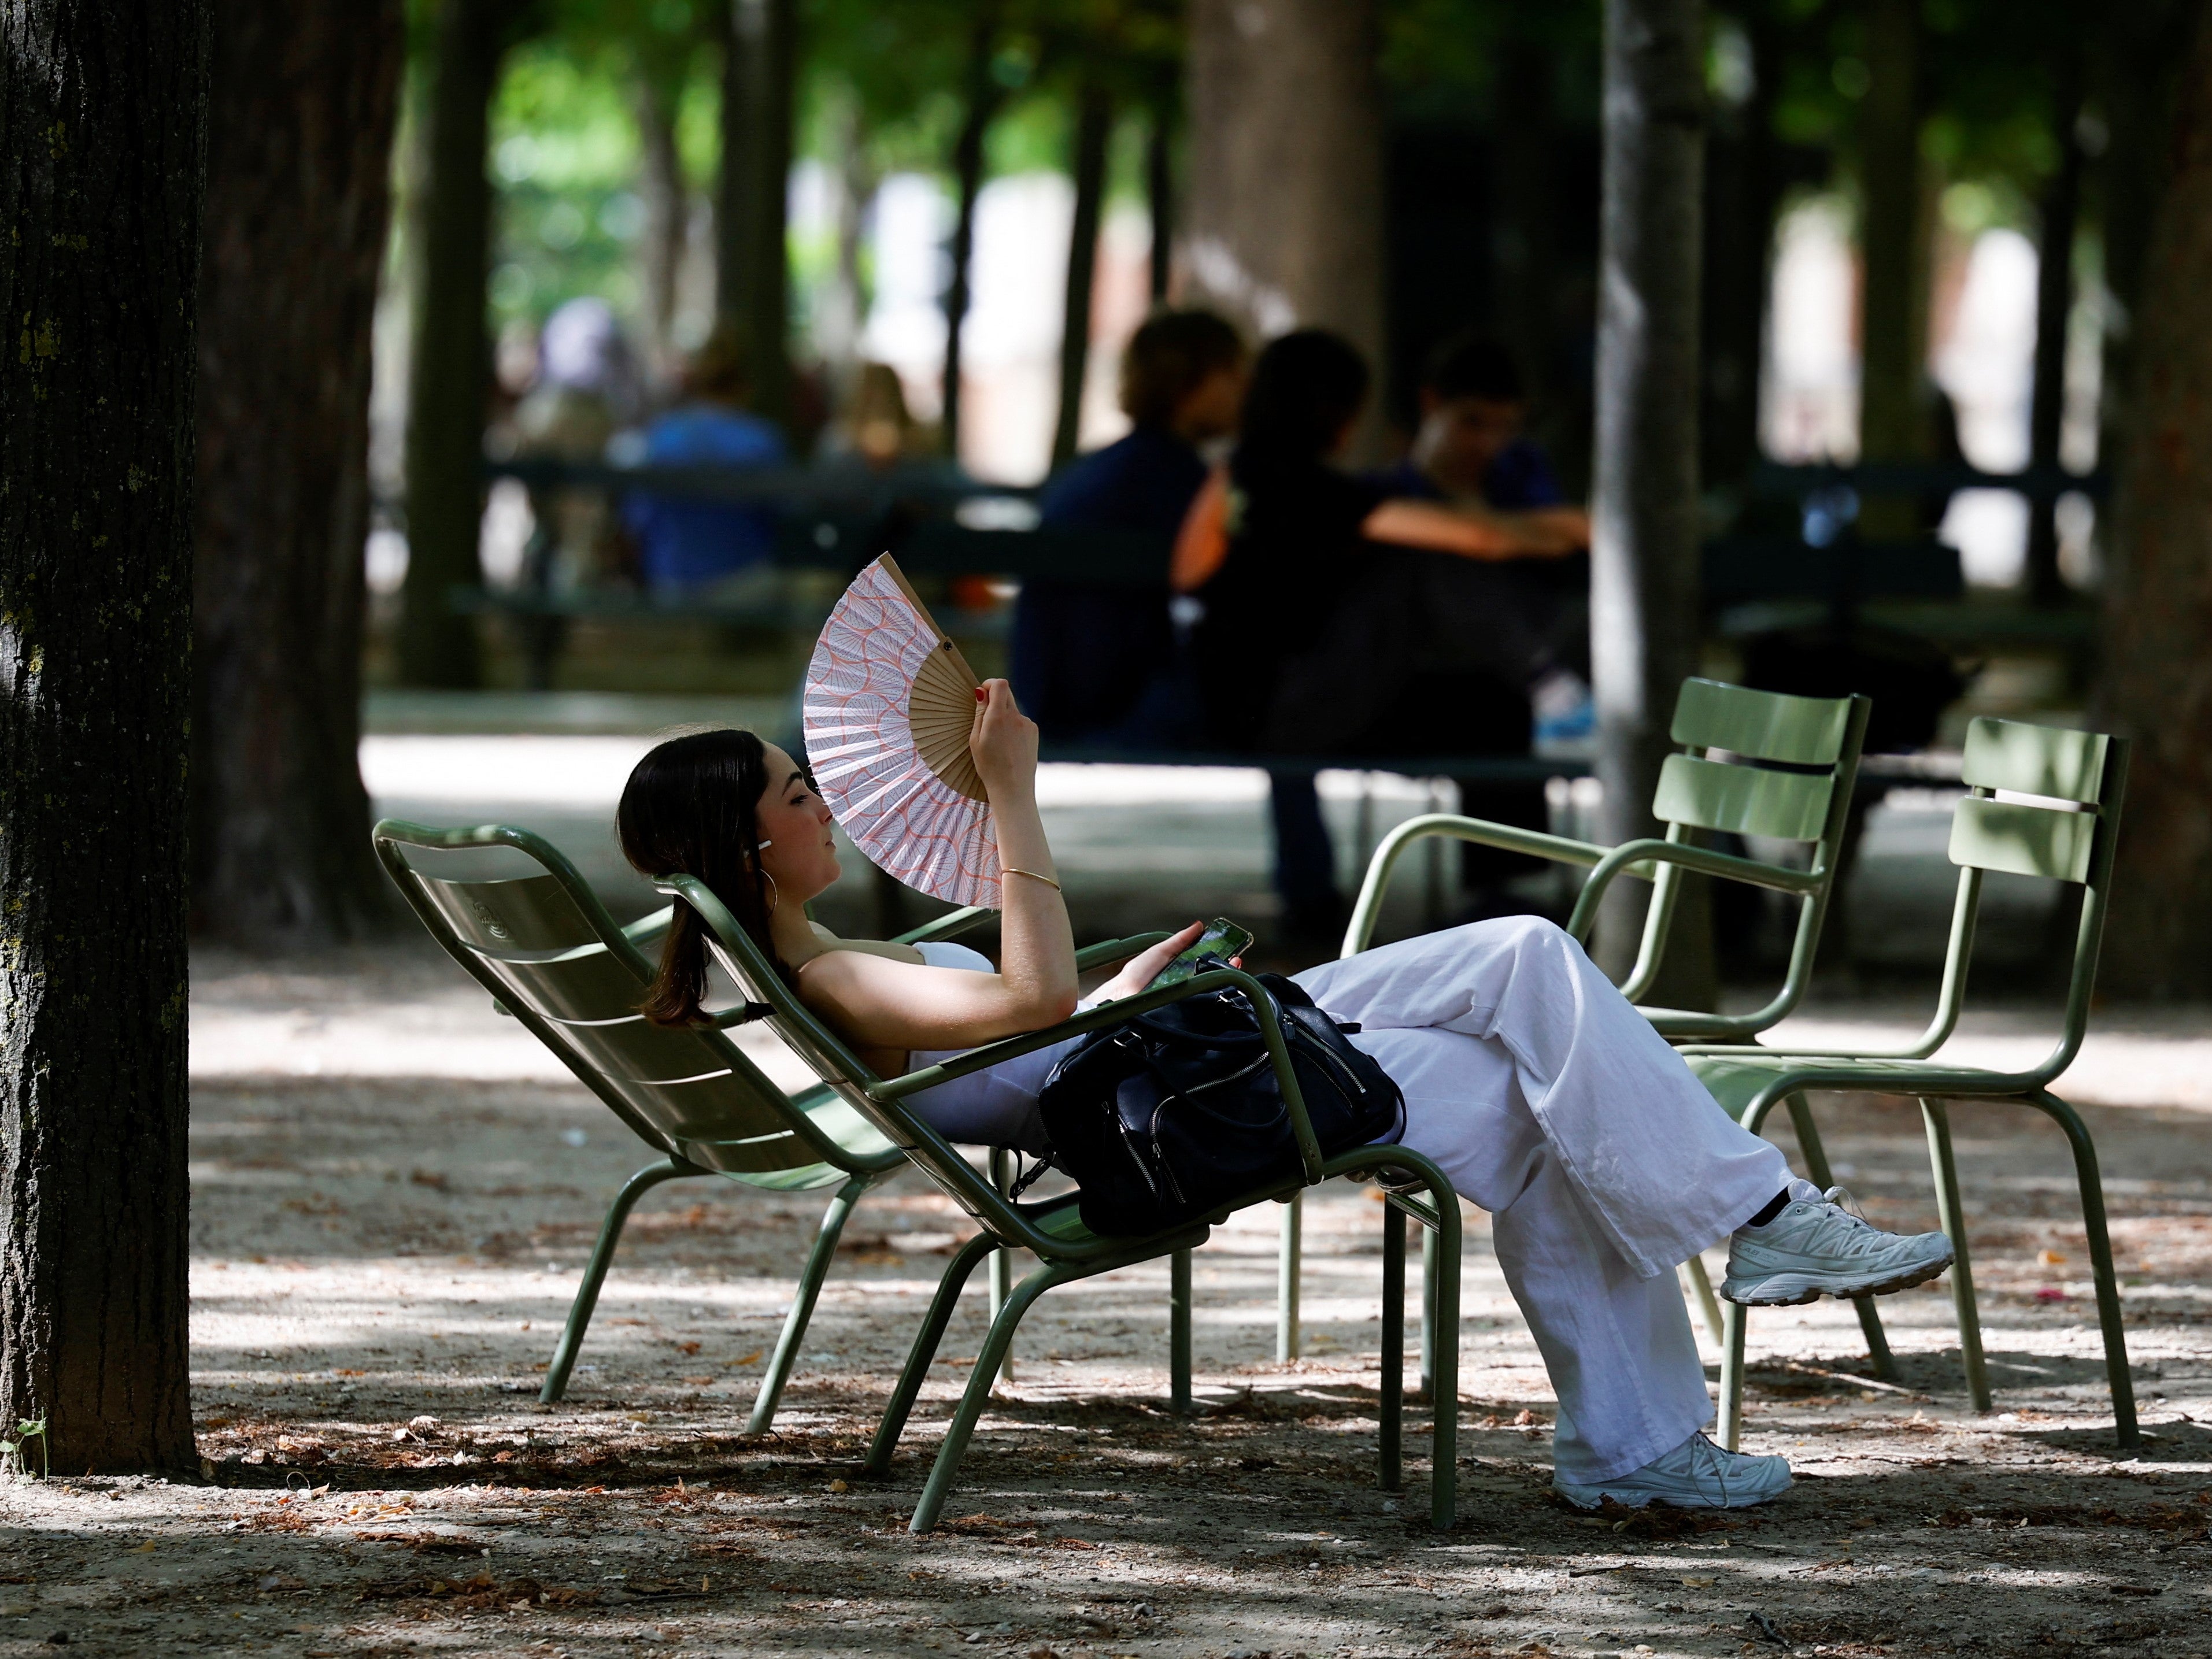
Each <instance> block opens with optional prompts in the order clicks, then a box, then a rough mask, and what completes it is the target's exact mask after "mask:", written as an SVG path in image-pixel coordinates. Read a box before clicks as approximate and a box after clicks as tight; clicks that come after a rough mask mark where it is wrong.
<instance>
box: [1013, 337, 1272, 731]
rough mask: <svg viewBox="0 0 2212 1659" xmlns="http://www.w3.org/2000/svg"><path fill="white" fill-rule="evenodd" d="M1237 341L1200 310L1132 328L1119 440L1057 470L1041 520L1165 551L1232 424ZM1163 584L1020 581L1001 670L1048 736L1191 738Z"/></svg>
mask: <svg viewBox="0 0 2212 1659" xmlns="http://www.w3.org/2000/svg"><path fill="white" fill-rule="evenodd" d="M1244 368H1245V351H1244V342H1243V338H1242V337H1240V336H1239V335H1238V334H1237V331H1236V329H1235V328H1234V327H1233V326H1232V325H1230V324H1229V323H1228V322H1226V321H1225V320H1224V319H1221V318H1220V317H1218V316H1216V315H1215V314H1214V313H1212V312H1210V311H1200V310H1187V311H1164V312H1161V313H1158V314H1157V315H1155V316H1153V317H1152V318H1150V319H1147V320H1146V322H1145V323H1144V324H1143V325H1141V326H1139V328H1138V330H1137V331H1136V332H1135V333H1134V334H1133V335H1132V336H1131V337H1130V339H1129V344H1128V347H1127V349H1126V350H1125V351H1124V352H1123V354H1122V357H1121V409H1122V412H1123V413H1125V414H1127V416H1128V417H1129V420H1130V422H1131V425H1130V428H1129V433H1128V435H1127V436H1126V437H1124V438H1121V440H1119V441H1116V442H1114V443H1110V444H1108V445H1107V446H1106V447H1104V448H1103V449H1097V450H1093V451H1092V452H1091V453H1089V454H1088V455H1085V456H1083V457H1081V458H1080V459H1078V460H1076V461H1075V462H1074V463H1073V464H1072V465H1069V466H1067V467H1066V468H1065V469H1063V470H1062V471H1061V472H1060V475H1059V476H1058V477H1055V478H1054V479H1053V480H1052V482H1051V483H1049V484H1048V485H1047V486H1046V488H1045V491H1044V495H1043V496H1042V499H1041V500H1040V501H1039V502H1038V509H1039V513H1040V526H1039V527H1040V529H1042V530H1043V531H1046V532H1051V531H1055V530H1061V531H1083V530H1092V531H1106V532H1122V533H1124V534H1127V535H1131V536H1145V537H1152V538H1158V542H1159V544H1160V546H1161V548H1162V550H1166V549H1167V548H1169V547H1170V546H1171V545H1172V544H1173V542H1174V539H1175V537H1176V532H1177V531H1178V530H1180V529H1181V527H1182V521H1183V517H1184V515H1185V514H1186V513H1188V511H1189V510H1190V505H1191V502H1192V501H1193V499H1194V497H1195V496H1196V495H1198V492H1199V490H1200V488H1201V487H1202V486H1203V485H1204V484H1205V483H1206V456H1205V454H1204V453H1203V451H1204V449H1205V448H1206V446H1208V445H1211V444H1217V443H1218V442H1219V441H1221V440H1223V439H1225V438H1226V437H1227V436H1228V435H1230V434H1231V432H1233V431H1235V430H1236V427H1237V410H1238V407H1239V405H1240V404H1241V403H1242V401H1243V392H1244ZM1170 598H1171V596H1170V592H1169V590H1168V586H1167V584H1166V583H1165V582H1164V581H1163V582H1159V583H1157V584H1152V585H1130V584H1116V583H1108V582H1094V581H1082V580H1064V579H1053V580H1031V581H1028V582H1024V584H1023V586H1022V592H1021V597H1020V598H1019V599H1018V600H1017V601H1016V604H1015V607H1014V628H1013V642H1012V649H1011V652H1010V653H1009V671H1010V678H1012V682H1013V684H1014V688H1015V693H1016V695H1017V696H1018V697H1019V699H1020V700H1021V703H1022V706H1023V707H1024V708H1026V709H1027V710H1028V711H1029V712H1030V717H1031V718H1032V719H1034V720H1036V723H1037V726H1038V728H1039V730H1040V731H1042V732H1043V734H1044V737H1045V738H1046V740H1047V741H1048V742H1059V743H1101V744H1124V745H1127V746H1130V747H1137V748H1157V747H1161V746H1174V745H1178V744H1183V743H1187V742H1188V741H1189V740H1190V738H1192V737H1193V736H1194V732H1193V730H1192V724H1193V711H1192V708H1191V706H1190V698H1189V695H1188V691H1187V690H1183V689H1182V680H1181V677H1180V676H1179V675H1178V674H1177V672H1176V638H1175V628H1174V623H1173V622H1172V620H1171V618H1170V611H1169V605H1170Z"/></svg>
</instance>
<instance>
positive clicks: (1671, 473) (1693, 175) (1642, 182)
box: [1590, 0, 1711, 1006]
mask: <svg viewBox="0 0 2212 1659" xmlns="http://www.w3.org/2000/svg"><path fill="white" fill-rule="evenodd" d="M1704 40H1705V8H1704V6H1703V5H1702V4H1701V3H1700V0H1607V3H1606V11H1605V179H1604V191H1603V203H1602V207H1601V219H1600V229H1599V255H1598V258H1599V273H1598V296H1599V297H1598V332H1597V435H1596V436H1597V442H1596V454H1595V462H1594V477H1593V480H1592V489H1591V499H1590V516H1591V526H1592V534H1591V548H1590V555H1591V558H1590V665H1591V671H1592V678H1593V679H1594V681H1595V686H1594V690H1595V693H1596V701H1597V715H1598V720H1597V772H1598V777H1599V779H1600V781H1601V783H1602V784H1603V786H1604V799H1605V805H1604V809H1603V813H1602V823H1603V826H1604V831H1605V833H1604V836H1603V837H1602V838H1603V839H1604V840H1606V841H1607V842H1623V841H1628V840H1632V839H1634V838H1636V837H1638V836H1648V835H1650V834H1651V833H1653V829H1654V827H1655V826H1654V823H1653V820H1652V817H1651V793H1652V790H1653V788H1654V787H1656V783H1657V781H1658V775H1659V765H1660V762H1661V760H1662V758H1663V757H1664V756H1665V754H1666V753H1667V750H1668V741H1667V731H1668V721H1669V720H1671V719H1672V717H1673V714H1674V697H1675V694H1676V692H1677V690H1678V689H1679V688H1680V685H1681V683H1682V680H1683V678H1685V677H1686V676H1687V675H1689V674H1690V673H1692V672H1693V671H1695V669H1696V667H1697V654H1698V382H1699V374H1698V370H1699V341H1698V312H1699V304H1698V284H1699V270H1698V264H1699V242H1700V236H1699V217H1700V212H1701V198H1702V196H1703V184H1704V166H1703V159H1704V158H1703V151H1704V147H1705V145H1704V135H1705V76H1704V73H1703V64H1704ZM1614 892H1615V893H1616V894H1619V895H1620V896H1621V898H1620V902H1608V905H1607V911H1606V914H1605V915H1604V917H1603V919H1602V921H1601V927H1600V931H1599V936H1598V941H1597V942H1598V947H1599V951H1598V954H1599V958H1600V960H1601V963H1603V964H1604V966H1605V967H1606V969H1607V971H1608V972H1610V973H1612V974H1613V975H1614V976H1615V977H1616V978H1618V977H1620V975H1621V974H1622V973H1623V972H1624V971H1625V970H1626V968H1627V966H1628V964H1629V963H1631V962H1632V961H1633V959H1634V957H1635V946H1636V941H1637V938H1638V925H1639V924H1640V922H1641V921H1642V915H1643V908H1644V896H1645V895H1646V894H1647V893H1648V889H1644V888H1643V887H1641V886H1640V885H1639V884H1632V883H1628V882H1622V883H1620V884H1616V886H1615V888H1614ZM1689 900H1690V896H1689V895H1686V896H1685V902H1684V905H1683V908H1682V913H1681V914H1680V924H1679V925H1678V930H1677V931H1678V933H1680V939H1679V940H1678V943H1677V945H1676V948H1675V949H1674V950H1673V951H1670V952H1669V958H1670V962H1677V963H1680V973H1681V975H1682V978H1681V980H1680V988H1677V989H1675V990H1674V993H1673V995H1672V996H1670V998H1669V1000H1674V997H1682V998H1684V999H1685V1000H1690V1001H1692V1002H1693V1003H1694V1002H1695V1001H1699V1000H1706V999H1708V998H1710V996H1711V928H1710V925H1709V924H1703V923H1701V921H1700V907H1699V905H1697V904H1695V903H1692V902H1689ZM1700 955H1702V957H1703V960H1702V962H1701V961H1700V960H1699V957H1700ZM1676 1006H1682V1004H1681V1003H1680V1002H1677V1004H1676Z"/></svg>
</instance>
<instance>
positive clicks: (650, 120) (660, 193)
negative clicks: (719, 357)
mask: <svg viewBox="0 0 2212 1659" xmlns="http://www.w3.org/2000/svg"><path fill="white" fill-rule="evenodd" d="M682 92H683V88H682V83H681V82H677V83H676V84H674V85H670V84H667V83H665V82H663V81H662V80H661V78H660V77H659V76H656V75H654V74H653V73H651V72H650V71H649V70H641V72H640V73H639V75H638V77H637V84H636V87H635V94H636V102H637V132H638V139H639V152H640V154H639V166H638V195H639V197H641V200H642V201H643V203H644V204H645V228H644V234H642V235H641V237H640V239H639V241H640V255H641V257H640V259H639V265H640V267H641V269H640V270H639V276H640V279H641V281H640V287H641V289H642V292H641V294H640V295H639V300H640V304H639V307H638V311H639V313H640V315H639V319H638V321H639V325H640V327H641V329H642V330H643V331H644V334H645V360H646V366H647V369H648V371H649V372H650V374H651V376H652V379H653V383H654V385H655V386H665V385H666V384H667V383H668V382H669V381H670V380H671V379H672V378H673V377H674V374H675V372H676V346H675V337H674V330H675V322H676V276H677V273H678V270H681V269H682V268H683V264H684V236H685V233H686V232H687V231H688V230H689V228H690V217H691V204H690V197H689V194H688V192H687V191H685V190H684V159H683V157H682V155H680V154H678V150H677V146H676V106H677V100H678V98H679V97H680V96H681V95H682Z"/></svg>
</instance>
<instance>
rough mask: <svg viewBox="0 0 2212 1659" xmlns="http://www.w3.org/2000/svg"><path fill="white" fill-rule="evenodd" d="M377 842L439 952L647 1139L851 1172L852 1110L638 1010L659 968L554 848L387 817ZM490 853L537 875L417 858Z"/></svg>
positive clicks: (485, 831) (710, 1038)
mask: <svg viewBox="0 0 2212 1659" xmlns="http://www.w3.org/2000/svg"><path fill="white" fill-rule="evenodd" d="M374 836H375V842H376V849H377V854H378V856H379V857H380V859H381V860H383V862H384V866H385V868H386V870H387V871H388V872H390V873H391V876H392V880H393V881H394V882H395V883H396V884H398V887H399V890H400V892H401V893H402V894H403V895H404V896H405V897H406V899H407V902H408V903H409V904H410V906H412V907H413V908H414V910H415V913H416V915H418V916H420V917H421V918H422V922H423V925H424V926H425V927H428V928H429V930H430V932H431V933H432V935H433V936H434V937H435V939H437V940H438V942H439V943H440V944H441V945H443V946H444V947H445V948H446V951H447V954H449V955H450V956H452V957H453V959H454V960H455V961H456V962H458V963H460V965H461V966H462V968H463V969H465V970H467V972H468V973H469V974H470V975H471V976H472V977H473V978H475V979H476V980H477V981H478V982H479V983H481V984H482V985H483V987H485V988H486V989H487V990H489V992H491V994H493V996H494V997H495V999H496V1000H497V1001H498V1003H499V1004H500V1006H502V1007H503V1008H505V1009H506V1010H507V1012H510V1013H512V1014H513V1016H514V1017H515V1018H516V1019H518V1020H519V1021H520V1022H521V1023H522V1024H523V1025H524V1026H526V1028H527V1029H528V1030H530V1031H531V1032H532V1033H533V1034H534V1035H535V1036H537V1037H538V1040H539V1041H540V1042H544V1044H545V1046H546V1047H547V1048H550V1049H551V1050H552V1051H553V1052H554V1053H555V1054H557V1055H559V1056H560V1058H561V1060H562V1061H563V1063H565V1064H566V1065H567V1066H568V1069H569V1070H570V1071H572V1072H574V1073H575V1074H576V1076H577V1077H578V1078H579V1079H581V1081H582V1082H583V1083H584V1085H585V1086H586V1087H587V1088H589V1089H590V1090H591V1091H592V1093H594V1094H595V1095H597V1096H598V1097H599V1098H600V1099H601V1100H602V1101H604V1102H605V1103H606V1104H607V1105H608V1107H609V1108H611V1109H612V1110H613V1111H614V1113H615V1114H616V1115H617V1116H618V1117H620V1118H621V1119H622V1120H623V1122H625V1123H627V1124H628V1125H629V1127H630V1128H631V1129H632V1130H633V1131H635V1133H637V1135H638V1136H639V1137H640V1138H641V1139H643V1140H644V1141H646V1142H647V1144H648V1145H650V1146H655V1147H657V1148H659V1150H661V1151H663V1152H672V1153H674V1154H676V1155H677V1156H678V1157H680V1158H685V1159H688V1160H689V1161H690V1162H691V1163H694V1164H698V1165H700V1166H701V1167H702V1168H704V1169H711V1170H719V1171H720V1172H722V1173H724V1174H728V1175H737V1176H745V1175H764V1174H769V1173H772V1172H774V1171H777V1170H793V1169H799V1168H804V1167H806V1166H809V1165H812V1164H820V1163H824V1162H828V1163H835V1164H842V1165H845V1166H847V1167H850V1164H851V1162H852V1156H853V1149H854V1146H855V1144H856V1138H855V1137H854V1136H852V1135H850V1134H846V1135H842V1136H841V1135H840V1134H839V1133H837V1131H838V1130H839V1128H840V1127H844V1126H842V1125H841V1124H840V1123H838V1122H837V1121H835V1120H836V1119H838V1118H843V1117H845V1116H846V1115H847V1114H848V1109H847V1108H846V1107H844V1106H843V1105H842V1103H837V1102H835V1101H831V1100H829V1099H828V1098H827V1097H826V1096H824V1097H817V1098H816V1099H813V1100H803V1099H802V1100H793V1099H792V1098H790V1097H787V1095H785V1093H784V1092H783V1091H781V1089H779V1088H777V1087H776V1086H775V1084H773V1083H771V1082H770V1081H769V1079H768V1078H767V1077H766V1076H765V1075H763V1073H762V1072H761V1071H760V1069H759V1068H758V1067H757V1066H755V1065H754V1064H753V1063H752V1061H751V1060H749V1059H748V1058H746V1056H745V1054H744V1051H743V1050H741V1049H740V1048H738V1046H737V1045H736V1044H735V1043H734V1042H731V1041H730V1040H729V1038H728V1037H727V1036H724V1035H723V1034H722V1033H721V1032H720V1031H719V1030H714V1029H711V1028H697V1027H694V1028H674V1027H669V1026H663V1025H656V1024H653V1022H652V1021H650V1020H648V1019H647V1018H645V1017H644V1016H643V1015H642V1014H641V1013H639V1012H638V1005H639V1003H640V1002H641V1000H642V999H643V997H644V994H645V992H646V989H647V987H648V986H649V985H650V984H651V982H652V979H653V964H652V963H649V962H647V960H646V958H645V957H644V956H643V954H642V953H641V952H640V951H639V950H638V949H637V947H636V945H634V944H633V943H632V942H631V941H630V939H629V937H628V935H626V934H625V933H623V931H622V929H621V928H620V927H617V925H616V924H615V922H614V921H613V919H612V918H611V917H610V916H609V915H607V913H606V910H605V907H604V906H603V905H601V904H600V902H599V898H598V896H596V895H595V894H593V893H592V890H591V889H590V887H589V886H588V885H587V884H586V883H585V882H584V880H583V878H582V877H581V876H580V875H579V874H578V873H577V872H576V870H575V867H574V866H573V865H571V864H570V863H569V862H568V860H567V859H566V858H564V857H562V855H561V854H560V853H559V852H557V851H556V850H555V849H554V848H552V847H551V846H550V844H548V843H547V842H544V841H543V840H542V839H540V838H539V837H538V836H534V835H532V834H531V833H530V832H529V831H528V830H524V829H509V828H507V827H506V826H503V825H487V826H484V827H483V828H479V829H432V828H429V827H428V826H426V825H422V824H414V823H403V822H400V821H398V820H397V819H390V818H387V819H386V820H385V821H384V822H383V823H379V824H378V825H377V826H376V829H375V831H374ZM482 848H510V849H512V850H513V851H514V852H517V853H520V854H523V855H525V856H526V857H528V858H530V859H532V860H535V861H536V862H537V863H538V866H540V871H541V872H540V873H538V874H536V875H528V876H520V877H505V878H495V879H485V878H474V877H448V876H441V875H433V874H431V873H429V872H428V871H426V870H425V869H423V868H422V867H420V866H419V864H418V862H417V860H416V857H415V856H413V855H414V854H421V853H423V852H428V853H431V854H441V853H442V854H452V853H459V852H467V851H472V850H476V849H482ZM825 1114H826V1115H825ZM866 1139H870V1138H869V1137H867V1136H866V1135H865V1134H863V1135H861V1136H860V1137H859V1138H858V1140H859V1142H860V1143H865V1141H866ZM841 1143H842V1145H841ZM884 1151H886V1152H888V1148H885V1149H884Z"/></svg>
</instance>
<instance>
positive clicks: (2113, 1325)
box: [2028, 1091, 2142, 1450]
mask: <svg viewBox="0 0 2212 1659" xmlns="http://www.w3.org/2000/svg"><path fill="white" fill-rule="evenodd" d="M2028 1103H2029V1104H2030V1105H2032V1106H2033V1107H2034V1108H2035V1109H2037V1110H2038V1111H2039V1112H2042V1113H2043V1114H2045V1115H2046V1116H2048V1117H2051V1118H2052V1119H2055V1120H2056V1121H2057V1124H2058V1127H2060V1128H2062V1129H2063V1130H2065V1131H2066V1139H2067V1142H2068V1144H2069V1146H2072V1147H2073V1149H2074V1176H2075V1181H2076V1182H2077V1183H2078V1184H2079V1185H2080V1187H2081V1223H2082V1229H2083V1231H2085V1232H2087V1234H2088V1237H2089V1267H2090V1271H2091V1273H2093V1275H2094V1276H2095V1279H2096V1285H2097V1320H2098V1322H2099V1323H2100V1325H2102V1326H2103V1327H2104V1333H2105V1374H2106V1376H2108V1377H2109V1378H2110V1379H2111V1381H2112V1426H2113V1428H2114V1430H2115V1431H2116V1434H2117V1437H2118V1441H2119V1443H2120V1446H2121V1448H2122V1449H2124V1450H2131V1449H2134V1448H2135V1447H2136V1445H2137V1444H2139V1443H2140V1442H2141V1438H2142V1437H2141V1435H2140V1433H2139V1432H2138V1431H2137V1430H2136V1389H2135V1382H2134V1379H2133V1378H2131V1377H2130V1376H2129V1375H2128V1337H2127V1332H2126V1330H2125V1329H2124V1328H2123V1327H2122V1325H2121V1323H2120V1285H2119V1280H2118V1277H2117V1276H2116V1275H2115V1274H2114V1273H2113V1272H2112V1238H2111V1237H2110V1236H2109V1234H2108V1233H2107V1231H2106V1226H2105V1182H2104V1179H2103V1177H2102V1176H2100V1175H2099V1174H2098V1173H2097V1148H2096V1146H2095V1144H2094V1143H2093V1141H2091V1140H2090V1139H2089V1130H2088V1126H2087V1125H2086V1124H2084V1123H2083V1122H2082V1121H2081V1117H2080V1115H2078V1114H2077V1113H2076V1112H2075V1109H2073V1108H2072V1107H2071V1106H2069V1105H2068V1104H2067V1103H2065V1102H2064V1101H2063V1100H2061V1099H2059V1098H2058V1097H2057V1095H2054V1094H2051V1093H2050V1092H2048V1091H2042V1092H2039V1093H2037V1094H2034V1095H2031V1096H2030V1097H2028Z"/></svg>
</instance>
